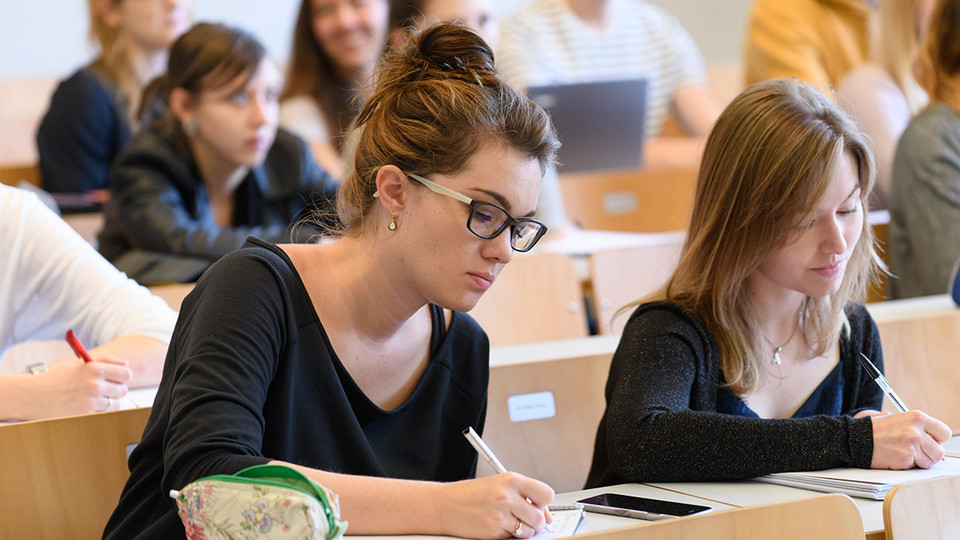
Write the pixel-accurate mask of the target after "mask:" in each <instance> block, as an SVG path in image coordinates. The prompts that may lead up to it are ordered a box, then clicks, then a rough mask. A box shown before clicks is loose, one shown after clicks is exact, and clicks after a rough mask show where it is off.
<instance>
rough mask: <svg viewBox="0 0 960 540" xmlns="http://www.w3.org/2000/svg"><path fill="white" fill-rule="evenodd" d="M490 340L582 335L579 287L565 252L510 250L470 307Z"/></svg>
mask: <svg viewBox="0 0 960 540" xmlns="http://www.w3.org/2000/svg"><path fill="white" fill-rule="evenodd" d="M470 315H471V316H472V317H473V318H474V319H476V320H477V322H478V323H480V326H482V327H483V329H484V330H485V331H486V332H487V335H488V336H490V343H491V345H493V346H502V345H513V344H517V343H533V342H537V341H548V340H554V339H569V338H575V337H583V336H586V335H587V333H588V332H587V317H586V312H585V310H584V307H583V287H582V285H581V284H580V279H579V278H578V277H577V275H576V272H575V270H574V268H573V262H572V261H571V260H570V258H569V257H567V256H566V255H563V254H560V253H537V254H529V255H520V256H515V257H514V259H513V261H512V262H510V264H508V265H506V266H504V267H503V270H502V271H501V272H500V275H499V276H497V280H496V281H495V282H494V284H493V286H492V287H491V288H490V290H488V291H487V292H486V294H484V295H483V296H482V297H481V298H480V301H479V302H478V303H477V305H476V307H474V308H473V309H472V310H471V311H470Z"/></svg>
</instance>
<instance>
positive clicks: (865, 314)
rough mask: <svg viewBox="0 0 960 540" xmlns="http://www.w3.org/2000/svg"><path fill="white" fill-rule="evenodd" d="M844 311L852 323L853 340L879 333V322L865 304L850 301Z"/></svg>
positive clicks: (861, 339) (851, 335)
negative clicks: (875, 320)
mask: <svg viewBox="0 0 960 540" xmlns="http://www.w3.org/2000/svg"><path fill="white" fill-rule="evenodd" d="M843 311H844V314H845V315H846V317H847V322H848V323H849V324H850V338H851V339H852V340H854V341H858V342H859V341H863V340H864V339H865V338H867V339H869V338H871V337H872V336H874V335H875V334H877V324H876V323H875V322H874V321H873V317H871V316H870V312H869V311H867V308H866V307H865V306H864V305H863V304H857V303H854V302H848V303H847V305H846V306H845V307H844V310H843Z"/></svg>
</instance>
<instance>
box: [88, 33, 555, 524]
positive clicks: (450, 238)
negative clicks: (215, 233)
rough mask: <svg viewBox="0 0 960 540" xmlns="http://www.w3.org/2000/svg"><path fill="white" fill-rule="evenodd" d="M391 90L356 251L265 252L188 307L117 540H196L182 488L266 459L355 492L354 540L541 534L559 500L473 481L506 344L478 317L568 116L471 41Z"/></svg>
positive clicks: (298, 248) (366, 154)
mask: <svg viewBox="0 0 960 540" xmlns="http://www.w3.org/2000/svg"><path fill="white" fill-rule="evenodd" d="M377 81H378V83H377V86H376V87H375V88H374V90H373V93H372V95H371V98H370V100H369V101H368V102H367V104H366V106H365V107H364V109H363V110H362V111H361V113H360V116H359V117H358V127H357V129H360V130H361V131H360V133H359V139H358V145H357V149H356V154H355V160H354V162H353V167H352V170H351V172H350V174H349V175H348V176H347V178H346V180H345V181H344V184H343V186H342V188H341V192H340V197H339V215H340V221H341V222H342V223H343V227H344V228H345V230H344V231H343V234H342V236H341V237H340V239H339V240H337V241H336V242H333V243H328V244H321V245H317V244H295V245H293V244H291V245H280V246H277V245H273V244H270V243H267V242H263V241H261V240H257V239H251V240H250V241H248V242H247V244H246V245H245V246H244V247H243V248H241V249H240V250H238V251H236V252H234V253H232V254H230V255H228V256H226V257H224V258H223V259H221V260H220V261H219V262H218V263H217V264H215V265H214V266H213V267H212V268H210V270H208V271H207V272H206V273H205V274H204V276H203V277H202V278H201V279H200V281H199V282H198V283H197V286H196V289H195V290H194V292H193V293H192V294H191V295H190V296H189V297H188V298H187V299H186V300H185V301H184V304H183V308H182V310H181V316H180V319H179V321H178V324H177V328H176V330H175V331H174V337H173V339H172V341H171V345H170V354H169V355H168V357H167V364H166V366H165V369H164V374H163V380H162V382H161V383H160V389H159V392H158V394H157V400H156V402H155V403H154V411H153V415H152V417H151V420H150V422H149V423H148V425H147V427H146V430H145V432H144V436H143V440H142V442H141V443H140V444H139V445H138V446H137V449H136V450H135V451H134V453H133V454H132V456H131V458H130V469H131V476H130V480H129V482H128V483H127V486H126V487H125V489H124V492H123V494H122V496H121V499H120V503H119V506H118V507H117V509H116V511H115V512H114V515H113V517H112V519H111V520H110V522H109V524H108V525H107V529H106V531H105V536H106V537H108V538H132V537H134V536H137V535H138V534H142V537H164V538H169V537H172V535H176V534H179V535H181V536H182V535H183V526H182V525H181V523H180V520H179V518H178V517H177V513H176V508H175V506H174V503H173V501H172V500H171V499H169V498H168V497H167V496H166V495H165V494H166V493H167V492H168V491H169V490H170V489H172V488H173V489H180V488H181V487H183V486H184V485H186V484H187V483H189V482H191V481H193V480H196V479H198V478H201V477H204V476H208V475H211V474H215V473H234V472H236V471H239V470H240V469H243V468H245V467H247V466H250V465H255V464H262V463H268V462H282V463H288V464H293V465H294V466H297V467H299V468H301V469H302V470H303V471H304V472H305V474H307V475H308V476H310V477H311V478H313V479H314V480H316V481H318V482H319V483H321V484H323V485H325V486H327V487H328V488H330V489H332V490H333V491H335V492H336V493H338V494H339V498H340V503H341V508H342V515H343V518H344V519H346V520H348V521H349V522H350V531H351V532H353V533H356V534H385V533H393V534H404V533H426V534H445V535H455V536H461V537H469V538H504V537H509V536H516V537H523V538H526V537H529V536H531V535H532V534H533V533H534V532H535V531H537V530H540V529H542V528H543V526H544V524H545V522H546V519H547V518H546V516H545V513H544V508H545V506H546V504H547V503H549V502H550V501H551V499H552V497H553V492H552V490H551V489H550V488H549V487H548V486H547V485H545V484H543V483H541V482H538V481H536V480H532V479H529V478H525V477H523V476H521V475H518V474H512V473H504V474H498V475H496V476H491V477H485V478H481V479H471V478H472V476H473V474H474V467H475V466H476V463H477V454H476V453H475V452H474V451H473V449H472V448H471V447H470V445H469V443H468V442H467V440H466V439H464V437H463V436H462V435H461V432H462V430H464V429H465V428H466V427H468V426H471V425H472V426H475V427H478V428H479V427H481V426H482V424H483V421H484V417H485V412H486V392H487V382H488V374H489V367H488V353H489V343H488V341H487V338H486V336H485V335H484V333H483V331H482V330H481V329H480V328H479V327H478V326H477V324H476V323H475V322H474V321H473V320H472V319H471V318H470V317H469V316H467V315H465V314H463V313H459V312H462V311H467V310H469V309H471V308H472V307H473V306H474V304H475V303H476V302H477V300H478V299H479V298H480V296H481V295H482V294H483V293H484V291H485V290H487V288H489V287H490V285H491V284H492V283H493V281H494V280H495V279H496V277H497V274H498V273H499V272H500V270H501V269H502V268H503V266H504V265H505V264H507V263H508V262H510V259H511V258H512V254H513V251H514V250H517V251H527V250H529V249H530V248H532V247H533V246H534V244H536V243H537V241H538V240H539V239H540V237H541V236H542V234H543V233H544V232H545V230H544V228H543V227H542V226H541V224H540V223H539V222H537V221H534V220H533V219H532V218H531V214H533V210H534V208H535V207H536V202H537V190H538V188H539V186H540V178H541V175H542V174H543V171H544V169H545V167H546V166H548V165H549V164H550V162H551V160H552V157H553V153H554V151H555V148H556V146H557V142H556V139H555V137H554V134H553V131H552V128H551V126H550V123H549V119H548V118H547V116H546V114H545V113H544V112H543V110H542V109H540V108H538V107H537V106H536V105H534V104H533V103H532V102H531V101H530V100H528V99H527V98H525V97H524V96H523V95H522V94H520V93H519V92H517V91H516V90H515V89H513V88H511V87H510V86H508V85H506V84H505V83H503V82H502V81H501V80H500V78H499V76H498V74H497V71H496V68H495V67H494V64H493V54H492V51H491V50H490V49H489V48H488V47H487V46H486V44H485V43H484V42H483V41H482V40H481V39H480V38H479V37H478V36H477V35H476V34H474V33H472V32H470V31H469V30H466V29H464V28H463V27H460V26H456V25H450V24H445V25H440V26H436V27H433V28H430V29H428V30H425V31H424V32H423V33H422V34H421V35H419V36H415V37H413V38H411V43H410V45H409V46H408V47H407V48H404V49H402V50H398V51H396V52H393V53H392V54H391V55H390V56H388V57H387V59H386V61H385V65H384V67H383V68H382V69H381V70H380V72H379V74H378V78H377Z"/></svg>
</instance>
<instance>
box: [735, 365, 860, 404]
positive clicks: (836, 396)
mask: <svg viewBox="0 0 960 540" xmlns="http://www.w3.org/2000/svg"><path fill="white" fill-rule="evenodd" d="M840 365H841V364H840V363H839V362H837V365H836V366H834V368H833V370H832V371H831V372H830V373H828V374H827V376H826V377H824V379H823V381H821V382H820V385H819V386H817V388H816V389H815V390H814V391H813V392H812V393H811V394H810V396H809V397H808V398H807V400H806V401H804V402H803V405H801V406H800V408H799V409H797V411H796V412H795V413H793V416H791V418H805V417H807V416H814V415H817V414H828V415H831V416H836V415H839V414H843V413H844V411H843V399H842V396H843V370H842V369H841V368H840ZM721 381H723V382H722V384H721V386H720V388H718V389H717V412H719V413H726V414H735V415H737V416H745V417H747V418H760V415H758V414H757V413H755V412H754V411H753V409H751V408H750V407H749V406H748V405H747V404H746V403H745V402H744V401H743V400H742V399H740V396H738V395H736V394H735V393H733V391H732V390H730V388H729V387H727V385H726V381H724V380H723V379H722V374H721Z"/></svg>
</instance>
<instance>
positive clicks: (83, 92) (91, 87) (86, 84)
mask: <svg viewBox="0 0 960 540" xmlns="http://www.w3.org/2000/svg"><path fill="white" fill-rule="evenodd" d="M114 91H115V89H114V87H113V85H112V84H110V83H109V82H107V80H106V79H104V78H103V76H101V75H99V74H98V73H96V72H95V71H94V70H93V69H92V68H90V67H84V68H81V69H79V70H77V71H76V72H75V73H74V74H73V75H71V76H70V77H67V78H66V79H64V80H63V81H61V82H60V84H59V85H58V86H57V89H56V91H55V93H54V97H55V98H62V99H64V100H71V101H74V102H75V103H74V104H75V105H79V104H81V103H87V102H90V101H92V100H93V101H103V102H106V103H110V101H111V99H112V96H113V93H114ZM76 100H79V101H80V102H81V103H77V102H76Z"/></svg>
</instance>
